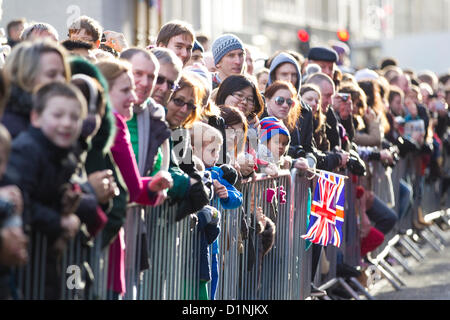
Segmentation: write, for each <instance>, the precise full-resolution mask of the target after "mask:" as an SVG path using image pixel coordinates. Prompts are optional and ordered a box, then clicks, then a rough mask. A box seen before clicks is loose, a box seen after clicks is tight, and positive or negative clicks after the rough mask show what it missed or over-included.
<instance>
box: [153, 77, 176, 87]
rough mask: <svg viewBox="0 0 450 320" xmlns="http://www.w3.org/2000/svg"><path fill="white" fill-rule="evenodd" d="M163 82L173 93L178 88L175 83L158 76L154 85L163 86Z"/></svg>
mask: <svg viewBox="0 0 450 320" xmlns="http://www.w3.org/2000/svg"><path fill="white" fill-rule="evenodd" d="M165 82H167V86H168V87H169V89H170V90H172V91H175V90H176V89H177V88H178V86H177V85H176V84H175V82H173V81H171V80H169V79H167V78H166V77H163V76H158V78H156V83H157V84H163V83H165Z"/></svg>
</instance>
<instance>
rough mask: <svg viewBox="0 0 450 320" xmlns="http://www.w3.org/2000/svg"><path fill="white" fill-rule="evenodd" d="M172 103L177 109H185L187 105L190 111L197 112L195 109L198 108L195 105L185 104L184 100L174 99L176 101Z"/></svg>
mask: <svg viewBox="0 0 450 320" xmlns="http://www.w3.org/2000/svg"><path fill="white" fill-rule="evenodd" d="M172 102H173V103H174V104H175V105H176V106H177V107H180V108H182V107H184V106H185V105H187V107H188V109H189V110H191V111H192V110H195V109H196V108H197V106H196V105H195V104H193V103H190V102H185V101H184V100H182V99H179V98H174V99H172Z"/></svg>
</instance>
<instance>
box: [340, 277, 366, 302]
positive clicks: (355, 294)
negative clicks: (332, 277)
mask: <svg viewBox="0 0 450 320" xmlns="http://www.w3.org/2000/svg"><path fill="white" fill-rule="evenodd" d="M338 282H339V284H340V285H341V286H342V287H343V288H344V290H345V291H347V292H348V293H349V294H350V295H351V296H352V297H353V298H355V300H361V298H360V297H359V295H358V294H357V293H356V292H355V290H353V289H352V287H350V286H349V285H348V283H347V282H345V280H344V279H343V278H338Z"/></svg>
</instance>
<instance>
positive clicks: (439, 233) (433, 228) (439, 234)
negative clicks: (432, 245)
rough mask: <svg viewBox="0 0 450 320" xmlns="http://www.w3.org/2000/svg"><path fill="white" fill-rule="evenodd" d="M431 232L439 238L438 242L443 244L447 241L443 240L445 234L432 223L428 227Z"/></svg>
mask: <svg viewBox="0 0 450 320" xmlns="http://www.w3.org/2000/svg"><path fill="white" fill-rule="evenodd" d="M428 229H429V230H430V232H431V233H433V235H434V236H435V237H436V238H438V239H439V240H440V242H441V243H442V244H443V245H444V246H445V245H446V243H447V241H446V240H445V236H444V234H443V231H442V230H441V229H440V228H438V227H437V226H436V225H435V224H432V225H431V226H429V227H428Z"/></svg>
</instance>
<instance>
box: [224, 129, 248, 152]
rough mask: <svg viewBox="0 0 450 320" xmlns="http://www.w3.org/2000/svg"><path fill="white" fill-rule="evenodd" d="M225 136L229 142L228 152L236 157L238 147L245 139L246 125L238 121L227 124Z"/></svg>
mask: <svg viewBox="0 0 450 320" xmlns="http://www.w3.org/2000/svg"><path fill="white" fill-rule="evenodd" d="M225 137H226V142H227V144H226V145H227V152H228V154H229V155H230V156H231V157H232V159H234V158H235V157H236V156H237V154H236V153H237V152H238V150H237V148H238V147H239V145H240V144H241V143H243V141H244V125H243V124H242V123H236V124H234V125H226V126H225Z"/></svg>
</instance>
